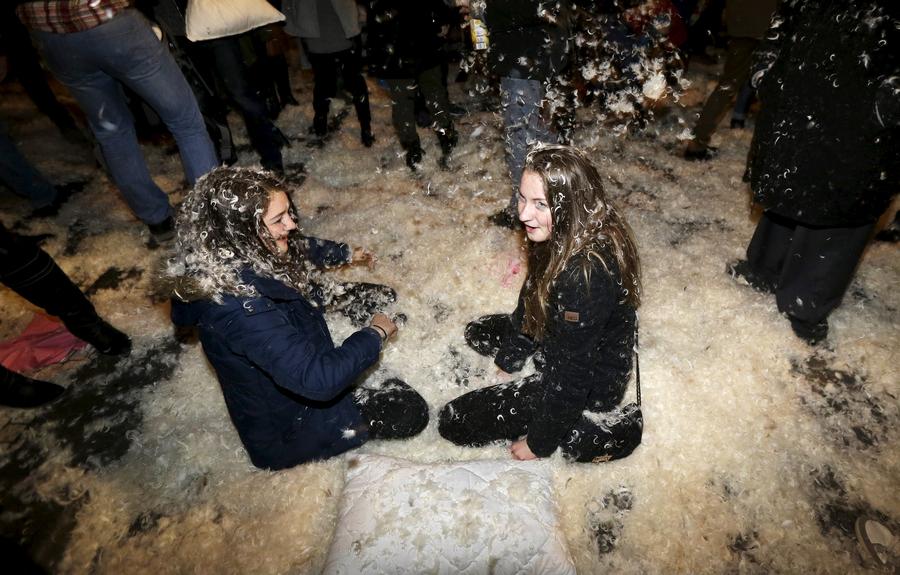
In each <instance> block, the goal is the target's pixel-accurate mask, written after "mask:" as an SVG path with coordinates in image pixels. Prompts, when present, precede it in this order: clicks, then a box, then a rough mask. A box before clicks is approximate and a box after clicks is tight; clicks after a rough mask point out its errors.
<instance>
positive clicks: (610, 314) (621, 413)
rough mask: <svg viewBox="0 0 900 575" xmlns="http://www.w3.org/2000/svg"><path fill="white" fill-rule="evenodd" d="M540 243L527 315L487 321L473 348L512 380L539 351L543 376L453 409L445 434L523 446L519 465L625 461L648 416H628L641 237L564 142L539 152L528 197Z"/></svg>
mask: <svg viewBox="0 0 900 575" xmlns="http://www.w3.org/2000/svg"><path fill="white" fill-rule="evenodd" d="M518 213H519V220H520V221H521V222H522V224H523V225H524V226H525V232H526V234H527V236H528V240H529V255H528V276H527V278H526V279H525V283H524V285H523V286H522V290H521V292H520V293H519V302H518V306H517V307H516V310H515V312H513V314H512V315H511V316H510V315H489V316H484V317H482V318H480V319H478V320H476V321H474V322H472V323H470V324H469V325H468V326H467V327H466V334H465V335H466V341H467V342H468V343H469V345H470V346H472V347H473V348H474V349H475V350H476V351H478V352H479V353H482V354H483V355H495V363H496V364H497V366H498V367H499V368H500V370H501V371H502V372H505V373H511V372H516V371H519V370H520V369H522V367H523V366H524V364H525V361H526V360H527V358H528V356H530V355H532V354H535V368H536V370H537V373H535V374H534V375H531V376H528V377H526V378H524V379H520V380H517V381H511V382H507V383H501V384H498V385H493V386H490V387H486V388H482V389H478V390H475V391H472V392H469V393H467V394H465V395H463V396H461V397H458V398H457V399H455V400H453V401H451V402H450V403H448V404H447V405H445V406H444V407H443V409H442V410H441V412H440V418H439V427H438V428H439V431H440V433H441V435H442V436H443V437H444V438H446V439H448V440H450V441H452V442H453V443H456V444H458V445H469V446H476V445H484V444H487V443H490V442H492V441H498V440H511V441H512V444H511V446H510V451H511V453H512V456H513V457H514V458H516V459H523V460H524V459H534V458H537V457H548V456H550V455H552V454H553V453H554V452H555V451H556V450H557V448H559V449H561V450H562V453H563V455H564V456H565V457H566V458H568V459H571V460H575V461H607V460H610V459H617V458H621V457H625V456H626V455H628V454H630V453H631V452H632V451H633V450H634V448H635V447H637V445H638V444H639V443H640V440H641V432H642V429H643V420H642V419H641V415H640V411H639V410H637V409H635V407H634V406H633V405H629V406H627V407H626V408H624V409H623V408H618V407H617V406H618V405H619V403H620V402H621V401H622V397H623V396H624V394H625V388H626V386H627V384H628V379H629V374H630V372H631V366H632V357H633V353H634V352H633V347H634V340H635V336H636V309H637V307H638V305H639V304H640V264H639V261H638V256H637V250H636V249H635V246H634V241H633V239H632V236H631V233H630V230H629V228H628V226H627V224H626V223H625V221H624V220H623V219H622V217H621V215H620V214H619V213H618V212H617V211H616V210H615V209H614V208H613V207H612V206H611V205H610V204H609V203H608V202H607V200H606V197H605V195H604V192H603V186H602V184H601V178H600V174H599V172H598V171H597V168H596V166H594V164H593V163H592V162H591V161H590V160H589V159H588V158H587V157H586V156H585V155H584V153H582V152H581V151H579V150H577V149H575V148H572V147H568V146H560V145H552V146H538V147H536V148H533V149H532V150H531V151H530V152H529V154H528V156H527V158H526V161H525V171H524V173H523V175H522V182H521V185H520V189H519V195H518Z"/></svg>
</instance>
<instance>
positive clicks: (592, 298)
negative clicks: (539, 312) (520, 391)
mask: <svg viewBox="0 0 900 575" xmlns="http://www.w3.org/2000/svg"><path fill="white" fill-rule="evenodd" d="M609 259H610V260H611V261H612V262H613V263H614V262H615V260H614V259H612V258H609ZM582 261H583V259H582V257H581V256H576V257H574V258H572V260H570V261H569V262H568V263H567V265H566V267H565V269H564V270H563V272H562V273H561V274H560V275H559V277H558V278H557V280H556V282H555V284H554V285H553V287H552V289H551V290H550V303H549V304H548V310H547V311H548V316H547V324H546V326H545V329H544V332H545V333H544V337H543V340H542V341H541V342H540V348H541V349H542V351H543V355H544V368H543V373H542V378H541V385H542V387H543V398H541V400H540V402H539V404H540V405H541V406H542V409H540V410H539V411H538V412H537V413H536V415H535V418H534V420H533V421H531V422H530V423H529V425H528V436H527V437H528V447H529V448H530V449H531V451H532V452H533V453H534V454H535V455H537V456H539V457H547V456H549V455H551V454H552V453H553V452H554V451H555V450H556V448H557V447H558V446H559V444H560V442H562V441H563V440H564V439H565V438H566V437H567V436H568V434H569V432H570V431H571V430H572V429H573V428H574V427H575V425H576V423H578V420H579V419H580V418H581V412H582V411H584V410H585V409H588V410H591V411H609V410H611V409H612V408H613V407H615V406H617V405H618V404H619V403H620V402H621V401H622V397H623V396H624V395H625V388H626V387H627V385H628V376H629V373H630V372H631V364H632V357H633V355H634V351H633V347H634V336H635V321H636V313H635V310H634V308H633V307H631V305H629V304H627V303H625V301H624V293H623V291H622V286H621V282H620V281H619V280H618V272H615V273H613V274H610V273H609V272H607V271H606V269H605V268H604V267H603V265H602V264H601V263H600V262H599V261H597V260H596V259H592V260H591V265H592V267H591V274H590V282H586V281H585V277H584V274H583V273H582V271H581V262H582ZM524 289H525V287H524V286H523V288H522V290H523V292H524ZM522 295H523V294H522V293H520V294H519V304H518V306H517V307H516V311H515V312H514V313H513V315H512V323H513V332H512V333H511V334H510V335H509V337H508V338H507V340H506V341H505V342H504V343H503V344H502V345H501V346H500V349H499V351H498V352H497V357H496V360H495V362H496V364H497V366H498V367H500V368H501V369H502V370H504V371H506V372H508V373H511V372H515V371H518V370H520V369H522V366H523V364H524V363H525V360H526V359H527V358H528V356H529V355H530V354H531V353H533V352H534V351H535V349H536V347H537V346H536V344H535V343H534V342H532V341H531V339H530V338H528V337H527V336H525V335H523V334H522V333H521V326H522V318H523V314H524V310H525V307H524V302H523V300H522Z"/></svg>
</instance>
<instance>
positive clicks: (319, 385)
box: [167, 168, 428, 469]
mask: <svg viewBox="0 0 900 575" xmlns="http://www.w3.org/2000/svg"><path fill="white" fill-rule="evenodd" d="M296 221H297V218H296V213H295V210H294V207H293V205H292V204H291V201H290V198H289V196H288V195H287V193H286V188H285V186H284V184H283V183H282V182H281V181H279V180H278V179H277V178H276V177H275V176H274V175H273V174H271V173H267V172H260V171H256V170H252V169H247V168H219V169H217V170H214V171H212V172H211V173H210V174H208V175H207V176H205V177H204V178H202V179H201V180H200V181H198V182H197V185H196V187H195V188H194V190H192V191H191V192H190V193H189V194H188V196H187V198H186V199H185V201H184V203H183V204H182V207H181V211H180V214H179V217H178V222H177V234H178V235H177V254H176V255H175V257H174V258H172V259H171V260H170V262H169V266H168V269H167V275H168V276H169V277H170V278H172V279H173V280H174V287H173V298H172V319H173V321H174V322H175V324H176V325H178V326H196V327H197V328H198V331H199V334H200V341H201V343H202V345H203V351H204V353H205V354H206V357H207V359H208V360H209V362H210V364H212V366H213V368H214V369H215V371H216V374H217V376H218V378H219V383H220V384H221V387H222V393H223V394H224V396H225V403H226V404H227V406H228V413H229V415H230V416H231V420H232V422H233V423H234V426H235V427H236V428H237V431H238V434H239V436H240V438H241V441H242V442H243V444H244V447H245V448H246V449H247V453H248V455H249V456H250V460H251V461H252V462H253V464H254V465H255V466H257V467H260V468H266V469H283V468H287V467H292V466H294V465H297V464H300V463H304V462H307V461H311V460H316V459H325V458H328V457H331V456H334V455H337V454H339V453H342V452H344V451H347V450H348V449H351V448H353V447H356V446H358V445H361V444H362V443H363V442H365V441H366V440H367V439H373V438H378V439H392V438H402V437H410V436H413V435H415V434H417V433H419V432H420V431H421V430H422V429H424V427H425V426H426V425H427V423H428V407H427V405H426V404H425V401H424V399H423V398H422V397H421V396H420V395H419V394H418V393H416V392H415V391H414V390H413V389H412V388H410V387H409V386H408V385H406V384H405V383H403V382H401V381H399V380H397V379H391V380H388V381H386V382H384V383H383V384H381V386H380V388H379V389H377V390H371V389H363V388H358V389H355V390H354V387H355V384H356V383H357V381H358V379H359V377H360V375H361V374H362V373H363V372H364V371H366V370H367V369H368V368H370V367H371V366H372V365H374V364H375V362H376V361H377V360H378V356H379V353H380V351H381V347H382V346H383V345H384V343H385V342H386V341H387V339H388V338H389V337H390V336H391V335H392V334H393V333H395V332H396V330H397V327H396V326H395V325H394V323H393V322H392V321H391V320H390V319H389V318H388V317H387V316H385V315H384V314H381V313H376V314H374V316H372V319H371V323H370V325H369V326H368V327H364V328H362V329H360V330H359V331H357V332H355V333H353V334H352V335H350V337H348V338H347V339H345V340H344V341H343V343H341V345H339V346H335V345H334V343H333V342H332V339H331V334H330V333H329V331H328V326H327V325H326V323H325V319H324V316H323V313H322V309H323V306H324V305H326V304H329V305H334V304H344V307H345V310H349V311H350V312H351V313H350V317H351V319H356V320H357V323H359V321H358V320H359V319H361V318H360V316H361V315H362V314H364V313H365V312H364V311H362V310H361V309H360V304H361V303H362V302H360V301H359V298H364V297H367V295H368V296H371V295H375V296H380V297H381V299H382V300H391V299H392V298H393V292H392V291H391V290H389V289H381V290H379V289H372V288H378V287H380V286H372V285H371V284H361V285H364V286H366V285H367V286H368V287H369V288H370V289H368V290H353V289H351V290H349V293H350V294H352V295H351V297H349V298H348V297H347V294H348V290H329V289H327V287H326V286H327V284H328V283H329V282H328V280H327V279H325V278H324V277H323V275H322V274H321V272H320V271H319V269H317V267H318V268H321V267H332V266H338V265H345V264H350V263H370V264H371V263H372V262H373V261H374V256H373V255H372V254H371V253H370V252H368V251H367V250H363V249H360V248H357V249H354V250H351V248H350V247H349V246H348V245H347V244H343V243H336V242H331V241H327V240H317V239H314V238H308V237H304V236H302V235H300V233H299V232H298V231H297V223H296ZM330 283H332V285H333V282H330ZM329 291H337V292H341V293H342V296H339V297H329ZM365 291H368V292H370V293H369V294H365V293H360V292H365ZM342 299H343V301H341V300H342ZM348 299H350V300H356V301H351V302H349V305H346V304H348V302H347V300H348ZM363 307H365V305H364V306H363Z"/></svg>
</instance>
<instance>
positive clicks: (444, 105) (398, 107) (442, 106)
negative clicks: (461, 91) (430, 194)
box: [387, 66, 454, 150]
mask: <svg viewBox="0 0 900 575" xmlns="http://www.w3.org/2000/svg"><path fill="white" fill-rule="evenodd" d="M387 83H388V88H389V89H390V91H391V121H392V123H393V124H394V130H395V131H396V132H397V139H398V140H400V145H401V146H403V149H404V150H410V149H416V148H420V147H421V142H420V140H419V134H418V132H416V113H415V109H416V94H417V93H418V92H421V94H422V96H423V97H424V98H425V105H426V106H427V107H428V111H429V112H431V118H432V120H433V121H434V127H435V130H436V131H437V133H438V136H439V137H440V138H442V139H443V138H448V137H450V135H451V134H453V133H454V128H453V119H452V118H451V117H450V101H449V100H448V98H447V89H446V88H445V87H444V85H443V83H442V82H441V67H440V66H434V67H433V68H429V69H427V70H424V71H422V72H421V73H420V74H419V75H418V76H416V77H415V78H390V79H388V80H387ZM442 141H443V140H442Z"/></svg>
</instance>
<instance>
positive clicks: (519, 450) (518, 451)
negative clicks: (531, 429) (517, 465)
mask: <svg viewBox="0 0 900 575" xmlns="http://www.w3.org/2000/svg"><path fill="white" fill-rule="evenodd" d="M509 452H510V453H512V456H513V459H518V460H519V461H530V460H532V459H537V458H538V456H537V455H535V454H534V453H532V452H531V448H530V447H528V442H527V441H525V438H524V437H523V438H522V439H520V440H518V441H513V444H512V445H510V446H509Z"/></svg>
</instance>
